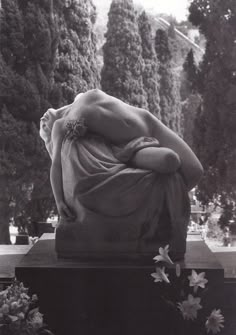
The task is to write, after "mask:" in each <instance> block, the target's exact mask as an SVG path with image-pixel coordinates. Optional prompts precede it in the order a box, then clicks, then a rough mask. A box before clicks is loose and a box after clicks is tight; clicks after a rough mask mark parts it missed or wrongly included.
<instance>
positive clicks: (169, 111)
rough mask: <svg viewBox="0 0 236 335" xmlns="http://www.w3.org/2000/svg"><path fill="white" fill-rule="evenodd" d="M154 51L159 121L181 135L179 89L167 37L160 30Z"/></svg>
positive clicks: (156, 37) (157, 32)
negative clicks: (158, 82) (157, 78)
mask: <svg viewBox="0 0 236 335" xmlns="http://www.w3.org/2000/svg"><path fill="white" fill-rule="evenodd" d="M155 50H156V55H157V59H158V61H159V76H160V91H159V93H160V109H161V120H162V122H163V123H164V124H165V125H167V126H168V127H169V128H171V129H172V130H174V131H176V132H177V133H178V134H179V135H181V133H182V125H181V105H180V95H179V88H178V86H177V81H176V78H175V77H174V75H173V72H172V71H173V70H172V67H171V58H172V57H171V52H170V49H169V43H168V36H167V34H166V32H165V31H164V30H162V29H158V30H157V31H156V35H155Z"/></svg>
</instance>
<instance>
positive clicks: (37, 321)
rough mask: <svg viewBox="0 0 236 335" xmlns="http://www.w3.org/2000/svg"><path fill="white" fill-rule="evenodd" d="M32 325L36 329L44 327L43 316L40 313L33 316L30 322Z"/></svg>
mask: <svg viewBox="0 0 236 335" xmlns="http://www.w3.org/2000/svg"><path fill="white" fill-rule="evenodd" d="M30 323H31V325H32V326H33V327H34V328H36V329H38V328H40V327H42V326H43V314H41V313H40V312H36V313H34V315H33V316H32V318H31V320H30Z"/></svg>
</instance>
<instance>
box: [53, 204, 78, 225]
mask: <svg viewBox="0 0 236 335" xmlns="http://www.w3.org/2000/svg"><path fill="white" fill-rule="evenodd" d="M57 209H58V213H59V215H60V217H61V218H62V219H64V220H66V221H73V220H74V219H75V215H74V214H73V212H72V211H71V209H70V208H69V207H68V206H67V205H66V203H65V202H64V201H61V202H59V203H58V205H57Z"/></svg>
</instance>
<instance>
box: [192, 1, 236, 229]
mask: <svg viewBox="0 0 236 335" xmlns="http://www.w3.org/2000/svg"><path fill="white" fill-rule="evenodd" d="M235 16H236V3H235V1H231V0H226V1H210V2H209V1H207V0H201V1H200V0H194V1H193V2H192V4H191V6H190V17H189V18H190V21H191V22H192V23H193V24H194V25H196V26H198V27H199V29H200V31H201V33H202V34H204V36H205V38H206V51H205V55H204V58H203V62H202V64H201V67H200V70H201V73H200V75H201V76H200V78H201V79H202V82H201V90H200V92H201V94H202V99H203V104H202V110H201V114H200V115H199V117H198V118H197V119H196V127H195V146H196V148H197V153H198V155H199V158H200V160H201V161H202V163H203V166H204V169H205V174H204V178H203V179H202V181H201V183H200V185H199V198H200V199H201V200H203V201H204V202H205V203H208V202H209V201H212V200H213V201H215V202H216V203H218V204H219V203H221V204H222V207H223V208H224V207H225V208H226V207H228V208H230V207H231V205H230V203H232V204H234V205H233V210H232V212H231V214H232V215H234V216H235V213H236V209H235V201H236V192H235V189H236V174H235V169H236V163H235V162H236V151H235V147H236V133H235V125H236V118H235V113H234V112H233V111H234V110H235V107H236V98H235V97H236V71H235V55H236V45H235V34H234V32H235V29H236V23H235ZM225 204H227V206H225ZM228 224H229V223H228Z"/></svg>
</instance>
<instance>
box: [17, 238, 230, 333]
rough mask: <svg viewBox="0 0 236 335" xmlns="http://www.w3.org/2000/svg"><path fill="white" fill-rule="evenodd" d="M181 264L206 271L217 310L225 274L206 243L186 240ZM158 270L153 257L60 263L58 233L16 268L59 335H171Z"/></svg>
mask: <svg viewBox="0 0 236 335" xmlns="http://www.w3.org/2000/svg"><path fill="white" fill-rule="evenodd" d="M157 253H158V251H157ZM181 266H182V268H183V270H182V271H184V272H185V273H186V274H190V272H191V269H192V268H194V269H195V270H197V271H200V270H201V271H206V276H207V278H208V280H209V284H208V286H209V291H208V302H207V303H208V305H209V307H210V308H211V305H212V308H214V307H218V306H219V304H218V303H217V302H218V300H219V296H218V292H220V291H221V287H222V285H223V277H224V273H223V269H222V267H221V266H220V265H219V263H218V262H217V260H216V259H215V257H214V255H213V254H212V253H211V251H210V250H209V249H208V248H207V246H206V245H205V244H204V242H203V241H196V240H195V241H188V242H187V253H186V257H185V261H184V262H182V264H181ZM154 270H155V265H154V262H153V260H152V259H150V260H147V259H146V260H145V261H144V260H143V259H136V260H127V261H126V260H125V259H124V260H122V261H121V260H119V261H118V260H116V261H112V260H111V259H109V260H103V261H101V260H99V261H95V260H93V261H89V260H86V261H83V262H82V261H75V260H69V259H58V258H57V256H56V253H55V240H54V234H44V235H43V236H42V238H41V239H40V240H39V241H38V242H37V243H36V244H35V245H34V246H33V248H32V249H31V250H30V251H29V253H28V254H27V255H26V256H24V258H23V259H22V261H21V263H20V264H19V265H18V266H17V267H16V277H17V278H18V279H19V280H20V281H23V282H24V284H25V286H26V287H30V289H31V292H32V293H37V294H38V296H39V300H40V307H41V312H42V313H44V314H45V318H46V321H47V323H48V325H49V326H50V328H51V329H52V330H53V331H54V332H55V333H56V335H67V334H70V335H78V334H82V335H90V334H91V335H100V334H102V335H108V334H109V335H111V334H112V335H118V334H119V335H120V334H122V335H132V334H135V335H153V333H157V334H161V335H171V334H174V333H173V322H172V321H173V320H171V315H170V313H169V310H168V306H167V305H165V304H164V305H163V301H162V298H161V297H160V290H158V288H157V284H156V283H154V281H153V278H152V277H151V273H152V272H154ZM171 271H172V274H171V273H170V276H172V275H173V274H174V271H175V269H174V268H173V269H172V270H171ZM173 277H174V276H173ZM181 335H185V334H181Z"/></svg>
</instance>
